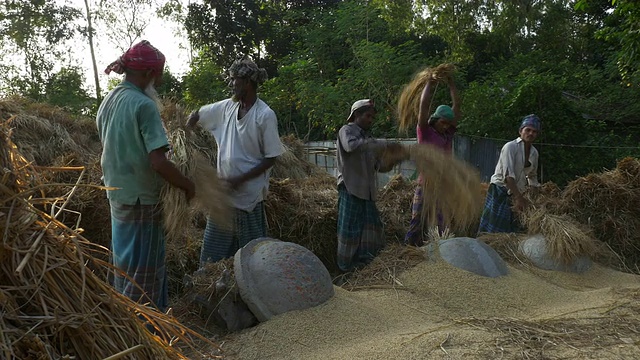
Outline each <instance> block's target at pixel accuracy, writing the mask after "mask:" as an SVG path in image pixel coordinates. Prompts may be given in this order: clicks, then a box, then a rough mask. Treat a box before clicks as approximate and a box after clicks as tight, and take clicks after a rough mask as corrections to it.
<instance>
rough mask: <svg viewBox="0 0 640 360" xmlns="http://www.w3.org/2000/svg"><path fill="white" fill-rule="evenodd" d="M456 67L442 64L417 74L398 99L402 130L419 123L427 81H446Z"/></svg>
mask: <svg viewBox="0 0 640 360" xmlns="http://www.w3.org/2000/svg"><path fill="white" fill-rule="evenodd" d="M454 71H455V67H454V66H453V65H452V64H440V65H438V66H436V67H435V68H426V69H424V70H422V71H420V72H419V73H418V74H416V75H415V76H414V77H413V79H412V80H411V82H410V83H409V84H407V85H406V86H405V87H404V88H403V89H402V92H401V93H400V98H399V99H398V122H399V128H400V130H402V131H407V130H408V129H413V128H415V127H416V125H417V123H418V113H419V112H420V96H421V94H422V90H423V89H424V87H425V85H426V84H427V81H428V80H429V79H433V80H435V81H436V83H439V82H446V79H447V78H448V77H449V76H451V75H452V74H453V72H454Z"/></svg>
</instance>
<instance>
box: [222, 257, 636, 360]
mask: <svg viewBox="0 0 640 360" xmlns="http://www.w3.org/2000/svg"><path fill="white" fill-rule="evenodd" d="M397 284H398V285H396V286H394V287H391V286H388V287H387V286H375V287H371V288H365V289H363V290H359V291H353V292H349V291H347V290H344V289H342V288H339V287H336V295H335V297H334V298H333V299H331V300H330V301H328V302H327V303H325V304H323V305H320V306H317V307H315V308H312V309H307V310H304V311H294V312H290V313H286V314H282V315H279V316H276V317H275V318H273V319H271V320H269V321H266V322H264V323H262V324H260V325H258V326H256V327H253V328H250V329H246V330H244V331H242V332H240V333H237V334H231V335H227V336H226V337H225V338H223V339H221V347H222V349H223V351H224V353H225V354H226V358H228V359H309V360H312V359H323V360H324V359H605V360H606V359H637V358H640V347H639V346H638V345H640V340H639V339H640V336H639V335H640V276H637V275H632V274H626V273H622V272H618V271H614V270H611V269H608V268H605V267H602V266H599V265H594V266H593V268H592V269H591V270H589V271H588V272H586V273H583V274H570V273H561V272H553V271H544V270H539V269H535V268H531V267H527V266H519V267H514V266H510V267H509V275H507V276H503V277H500V278H485V277H482V276H478V275H475V274H473V273H470V272H467V271H464V270H461V269H458V268H455V267H452V266H450V265H448V264H446V263H444V262H442V261H439V262H430V261H425V262H424V263H421V264H419V265H417V266H416V267H414V268H412V269H410V270H408V271H405V272H404V273H402V274H400V275H399V276H398V277H397Z"/></svg>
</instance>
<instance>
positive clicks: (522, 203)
mask: <svg viewBox="0 0 640 360" xmlns="http://www.w3.org/2000/svg"><path fill="white" fill-rule="evenodd" d="M504 182H505V184H506V185H507V189H509V190H510V191H511V196H513V200H514V204H513V205H514V207H515V209H516V211H518V212H521V211H523V210H524V209H525V208H526V207H527V200H526V199H525V198H524V196H522V193H521V192H520V190H518V185H517V184H516V179H514V178H512V177H510V176H507V177H506V178H505V181H504Z"/></svg>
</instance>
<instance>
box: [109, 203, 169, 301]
mask: <svg viewBox="0 0 640 360" xmlns="http://www.w3.org/2000/svg"><path fill="white" fill-rule="evenodd" d="M110 205H111V250H112V262H113V264H114V265H115V266H116V267H117V268H118V269H120V270H122V272H124V273H125V274H126V275H127V276H124V275H123V274H122V273H120V272H116V273H115V274H114V278H113V286H114V287H115V289H116V290H117V291H118V292H120V293H122V294H123V295H125V296H127V297H129V298H131V299H132V300H133V301H136V302H140V303H151V304H152V305H155V306H156V307H157V308H158V309H159V310H160V311H163V312H164V311H165V309H166V307H167V306H168V305H169V304H168V299H169V293H168V286H167V271H166V267H165V237H164V227H163V224H162V207H161V206H160V205H141V204H140V202H139V201H138V203H137V204H135V205H125V204H121V203H118V202H115V201H110Z"/></svg>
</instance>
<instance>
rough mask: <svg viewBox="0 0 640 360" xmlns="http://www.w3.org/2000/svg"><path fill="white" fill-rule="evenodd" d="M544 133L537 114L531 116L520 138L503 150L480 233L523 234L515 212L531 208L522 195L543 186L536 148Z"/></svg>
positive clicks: (487, 200)
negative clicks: (534, 142) (537, 139)
mask: <svg viewBox="0 0 640 360" xmlns="http://www.w3.org/2000/svg"><path fill="white" fill-rule="evenodd" d="M540 130H541V122H540V118H538V117H537V116H536V115H534V114H531V115H527V116H525V117H524V118H523V119H522V123H521V124H520V130H519V131H520V137H518V138H517V139H515V140H512V141H509V142H508V143H506V144H505V145H504V146H503V147H502V150H501V151H500V158H499V159H498V164H497V165H496V170H495V173H494V174H493V176H491V184H490V185H489V189H488V191H487V199H486V202H485V206H484V210H483V211H482V218H481V219H480V228H479V229H478V232H479V233H510V232H518V231H520V230H521V226H520V224H519V222H518V218H517V216H516V214H514V211H515V212H516V213H517V212H522V211H523V210H524V209H525V208H526V207H527V205H528V204H527V200H526V199H525V198H524V196H523V195H522V194H523V192H524V191H525V188H526V186H527V185H529V186H534V187H539V186H540V184H539V183H538V175H537V171H538V150H536V148H535V147H533V145H532V144H533V141H534V140H535V139H536V137H537V136H538V134H539V133H540Z"/></svg>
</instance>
